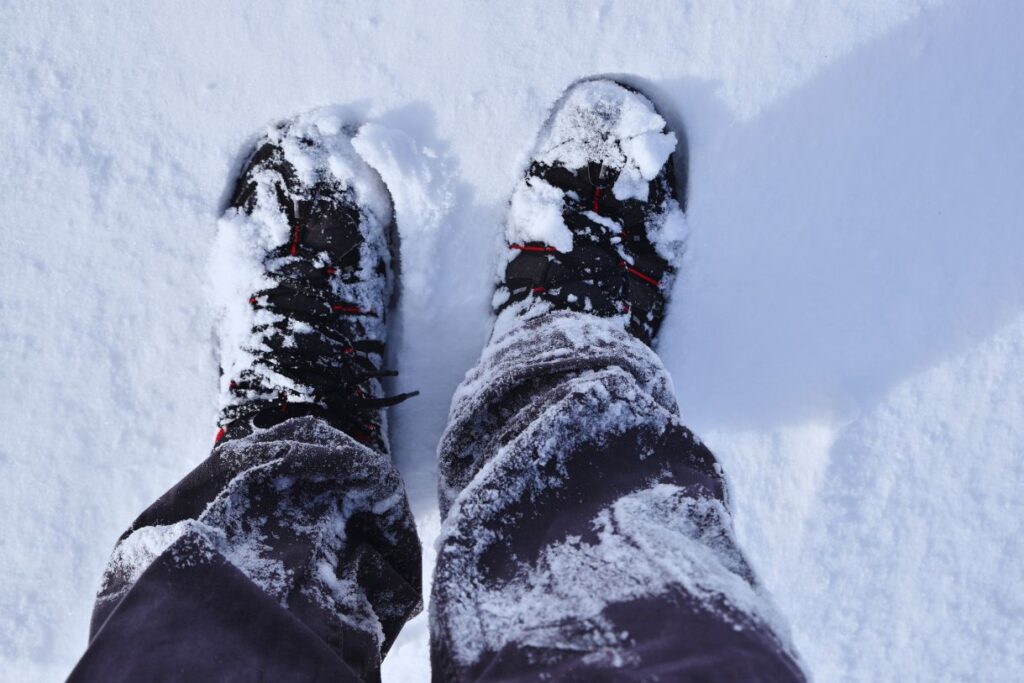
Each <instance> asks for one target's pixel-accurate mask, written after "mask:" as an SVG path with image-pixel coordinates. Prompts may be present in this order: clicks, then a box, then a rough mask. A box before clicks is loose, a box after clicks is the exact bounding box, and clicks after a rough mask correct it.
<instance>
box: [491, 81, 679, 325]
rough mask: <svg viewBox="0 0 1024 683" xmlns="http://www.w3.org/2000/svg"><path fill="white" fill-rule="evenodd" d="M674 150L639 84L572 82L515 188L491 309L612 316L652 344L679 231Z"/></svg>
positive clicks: (675, 258)
mask: <svg viewBox="0 0 1024 683" xmlns="http://www.w3.org/2000/svg"><path fill="white" fill-rule="evenodd" d="M676 146H677V137H676V135H675V133H674V132H672V131H671V130H669V128H668V124H667V123H666V121H665V119H664V118H663V117H662V116H661V114H659V113H658V111H657V109H656V108H655V106H654V105H653V103H652V102H651V101H650V100H649V99H648V98H647V97H645V96H644V95H643V94H641V93H639V92H637V91H636V90H635V89H633V88H631V87H629V86H625V85H622V84H620V83H617V82H614V81H610V80H605V79H595V80H586V81H582V82H579V83H576V84H575V85H573V86H572V87H570V88H569V89H568V90H567V91H566V93H565V94H564V95H563V96H562V98H561V100H559V102H558V103H557V104H556V105H555V108H554V111H553V112H552V114H551V116H550V118H549V120H548V121H547V123H546V124H545V126H544V128H543V130H542V131H541V133H540V135H539V137H538V140H537V145H536V148H535V150H534V153H533V159H532V161H531V163H530V166H529V168H528V169H527V172H526V174H525V176H524V177H523V179H522V180H521V181H520V182H519V184H518V185H517V186H516V188H515V190H514V192H513V194H512V200H511V205H510V209H509V217H508V224H507V230H506V238H507V241H508V246H509V256H508V259H507V261H506V262H505V271H504V276H503V280H502V282H501V283H500V285H499V288H498V291H497V293H496V294H495V306H496V307H497V309H498V310H499V311H500V312H502V313H503V314H504V312H505V311H509V313H508V314H509V315H521V314H524V313H530V314H532V313H535V312H538V311H543V310H547V309H549V308H551V307H554V308H560V309H569V310H575V311H580V312H584V313H591V314H594V315H599V316H607V317H620V318H621V319H622V321H623V324H625V325H626V326H627V327H628V329H629V330H630V331H631V332H633V334H635V335H636V336H637V337H639V338H641V339H642V340H644V341H645V342H647V343H651V342H652V341H653V339H654V337H655V336H656V335H657V332H658V329H659V327H660V325H661V321H662V319H663V317H664V314H665V306H666V304H667V299H668V294H669V292H670V291H671V286H672V280H673V276H674V274H675V268H676V266H677V265H678V262H679V259H680V258H681V256H682V250H683V238H684V236H685V219H684V215H683V210H682V206H681V204H680V198H679V197H680V195H679V190H678V188H677V185H676V178H675V173H674V166H673V161H674V160H673V154H674V152H675V150H676Z"/></svg>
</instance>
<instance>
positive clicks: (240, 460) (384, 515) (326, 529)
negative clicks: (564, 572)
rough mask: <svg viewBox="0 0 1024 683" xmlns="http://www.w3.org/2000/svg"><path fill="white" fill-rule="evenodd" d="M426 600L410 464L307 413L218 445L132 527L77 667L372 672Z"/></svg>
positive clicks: (290, 676)
mask: <svg viewBox="0 0 1024 683" xmlns="http://www.w3.org/2000/svg"><path fill="white" fill-rule="evenodd" d="M420 606H421V594H420V546H419V542H418V540H417V538H416V530H415V526H414V524H413V520H412V516H411V513H410V511H409V506H408V503H407V501H406V496H405V490H404V487H403V485H402V482H401V480H400V478H399V475H398V472H397V471H396V470H395V468H394V467H393V466H392V464H391V462H390V460H389V459H388V457H387V456H385V455H382V454H381V453H378V452H376V451H374V450H371V449H369V448H367V447H365V446H363V445H361V444H359V443H358V442H356V441H355V440H353V439H352V438H350V437H349V436H347V435H346V434H344V433H343V432H340V431H338V430H336V429H334V428H332V427H331V426H329V425H328V424H327V423H326V422H324V421H322V420H319V419H316V418H312V417H303V418H296V419H292V420H288V421H286V422H283V423H281V424H279V425H277V426H275V427H273V428H271V429H268V430H266V431H263V432H259V433H256V434H253V435H251V436H248V437H246V438H242V439H238V440H234V441H228V442H226V443H223V444H222V445H220V446H218V447H217V448H216V449H214V451H213V453H212V455H211V456H210V457H209V459H207V460H206V461H205V462H204V463H203V464H201V465H200V466H199V467H197V468H196V469H195V470H193V471H192V472H191V473H190V474H189V475H188V476H186V477H185V478H184V479H183V480H182V481H181V482H179V483H178V484H177V485H176V486H175V487H174V488H172V489H171V490H170V491H168V492H167V493H166V494H164V495H163V496H162V497H161V498H160V499H159V500H158V501H157V502H156V503H154V504H153V505H152V506H151V507H149V508H148V509H147V510H146V511H145V512H144V513H143V514H142V515H141V516H140V517H139V518H138V519H137V520H136V521H135V523H134V524H133V525H132V527H131V529H129V530H128V531H127V532H126V533H125V535H124V536H122V538H121V540H120V541H119V542H118V544H117V546H116V548H115V550H114V553H113V556H112V558H111V560H110V563H109V565H108V567H107V570H106V573H105V575H104V579H103V586H102V589H101V591H100V594H99V596H98V598H97V602H96V607H95V610H94V613H93V622H92V628H91V637H90V644H89V648H88V650H87V651H86V653H85V655H84V656H83V657H82V659H81V661H80V662H79V664H78V666H77V667H76V669H75V671H74V672H73V673H72V675H71V680H74V681H157V680H186V679H187V680H194V681H206V680H218V681H224V680H239V681H252V680H268V681H270V680H273V681H285V680H296V681H309V680H325V681H326V680H331V681H346V680H347V681H356V680H374V679H377V678H379V667H380V661H381V657H382V656H383V653H384V652H386V651H387V648H388V647H389V646H390V644H391V642H392V641H393V640H394V638H395V636H397V634H398V631H399V630H400V629H401V627H402V624H404V623H405V621H406V620H407V619H408V618H409V617H410V616H412V615H413V614H415V613H416V612H417V611H419V609H420Z"/></svg>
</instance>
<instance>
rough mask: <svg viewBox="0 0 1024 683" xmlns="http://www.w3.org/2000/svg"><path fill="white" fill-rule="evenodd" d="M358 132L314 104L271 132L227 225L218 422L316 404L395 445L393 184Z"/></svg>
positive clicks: (323, 413)
mask: <svg viewBox="0 0 1024 683" xmlns="http://www.w3.org/2000/svg"><path fill="white" fill-rule="evenodd" d="M351 136H352V131H349V130H345V129H342V128H341V126H340V125H339V124H338V123H337V120H336V119H334V118H333V117H331V116H330V115H329V113H325V112H323V111H321V112H312V113H310V114H306V115H304V116H300V117H298V118H296V119H293V120H290V121H286V122H284V123H281V124H279V125H278V126H276V127H274V128H273V129H271V130H270V131H268V132H267V134H266V135H265V136H263V138H262V139H260V140H259V141H258V142H257V144H256V150H255V152H254V153H253V154H252V156H251V157H250V158H249V159H248V161H247V162H246V163H245V166H244V168H243V170H242V173H241V175H240V177H239V179H238V184H237V187H236V189H235V192H234V195H233V197H232V199H231V203H230V206H229V208H228V210H227V212H226V213H225V216H224V218H223V219H222V220H221V222H220V226H219V230H218V245H217V249H218V250H219V252H218V254H217V256H216V257H215V264H214V279H215V281H216V284H217V289H218V294H219V295H220V298H221V299H222V301H221V303H222V305H223V308H224V312H225V316H224V320H223V321H222V326H221V353H222V359H221V372H222V377H221V413H220V419H219V424H220V426H221V432H220V433H219V434H218V439H231V438H237V437H240V436H244V435H246V434H249V433H251V432H252V431H253V430H255V429H261V428H267V427H270V426H272V425H275V424H277V423H279V422H282V421H283V420H286V419H288V418H291V417H297V416H302V415H315V416H318V417H321V418H323V419H325V420H326V421H328V422H329V423H330V424H332V425H333V426H335V427H337V428H338V429H341V430H342V431H344V432H346V433H347V434H349V435H350V436H352V437H354V438H355V439H357V440H359V441H361V442H362V443H364V444H366V445H368V446H371V447H372V448H375V449H377V450H379V451H382V452H384V453H387V451H388V441H387V434H386V422H385V415H384V411H383V408H384V407H386V406H388V405H391V404H393V403H396V402H398V401H401V400H403V399H405V398H408V397H409V396H411V395H413V394H404V395H401V396H396V397H391V398H385V397H383V392H382V389H381V384H380V378H382V377H386V376H391V375H394V374H397V373H394V372H392V371H387V370H383V369H381V368H382V362H383V359H384V348H385V347H384V345H385V342H386V339H387V326H386V316H387V308H388V304H389V300H390V295H391V287H392V282H391V273H392V233H393V223H392V215H391V213H392V212H391V203H390V196H389V195H388V193H387V190H386V189H385V187H384V185H383V183H382V181H381V180H380V177H379V176H378V175H377V173H376V172H375V171H373V169H371V168H370V167H369V166H367V165H366V163H365V162H364V161H363V160H362V159H361V158H360V157H359V156H358V154H356V152H355V151H354V149H353V148H352V144H351Z"/></svg>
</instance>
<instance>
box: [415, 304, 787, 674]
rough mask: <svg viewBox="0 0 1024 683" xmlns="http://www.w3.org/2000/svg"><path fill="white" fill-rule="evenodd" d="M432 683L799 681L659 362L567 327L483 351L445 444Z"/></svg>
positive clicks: (587, 329)
mask: <svg viewBox="0 0 1024 683" xmlns="http://www.w3.org/2000/svg"><path fill="white" fill-rule="evenodd" d="M441 467H442V487H443V488H442V505H443V506H444V507H446V508H447V518H446V521H445V524H444V527H443V529H442V536H441V544H440V550H439V554H438V565H437V570H436V573H435V578H434V595H433V601H432V611H431V627H432V633H433V636H434V639H433V642H432V648H431V650H432V664H433V667H434V674H435V679H436V680H444V681H449V680H452V681H462V680H488V681H490V680H495V681H497V680H501V681H512V680H522V681H527V680H537V679H538V678H539V677H540V676H541V675H542V674H543V675H551V676H552V677H553V679H552V680H579V681H598V680H638V681H639V680H656V677H660V680H672V681H678V680H716V681H718V680H721V681H728V680H737V681H754V680H772V681H775V680H784V681H789V680H802V678H801V675H800V673H799V668H798V666H797V664H796V662H795V659H794V656H793V655H792V653H791V651H790V650H789V648H788V646H787V644H786V641H785V640H784V638H783V637H782V636H780V635H779V634H780V633H783V632H784V631H783V629H782V628H781V627H779V625H778V618H777V616H776V615H775V614H774V613H773V610H772V608H771V605H770V603H769V602H768V601H767V600H766V599H765V597H764V596H763V595H762V594H761V592H760V591H759V590H758V588H757V586H756V583H755V582H754V579H753V577H752V574H751V572H750V569H749V567H748V566H747V563H746V562H745V561H744V559H743V556H742V554H741V553H740V551H739V549H738V548H737V546H736V542H735V539H734V537H733V534H732V530H731V522H730V517H729V512H728V509H727V507H726V503H725V488H724V485H723V482H722V479H721V476H720V474H719V468H718V465H717V463H716V461H715V459H714V457H713V456H712V454H711V453H710V452H709V451H708V450H707V448H705V447H704V446H703V445H702V444H701V443H700V442H699V441H697V440H696V439H695V438H694V437H693V435H692V434H691V433H690V432H689V431H688V430H686V429H685V428H684V427H682V426H681V424H680V422H679V416H678V411H677V409H676V405H675V399H674V398H673V396H672V389H671V385H670V383H669V379H668V376H667V374H666V373H665V371H664V369H663V367H662V365H661V363H660V361H659V360H658V358H657V356H656V355H655V354H654V353H653V352H652V351H651V350H650V349H649V348H648V347H646V346H645V345H643V344H642V343H640V342H639V341H638V340H636V339H635V338H633V337H632V336H631V335H629V334H628V333H627V332H625V331H624V330H623V329H622V328H621V325H615V324H614V323H609V322H608V321H606V320H605V319H601V318H596V317H592V316H580V315H578V314H575V313H565V312H561V313H552V314H550V315H548V316H544V317H540V318H535V319H532V320H530V321H527V322H524V323H523V324H522V326H521V327H519V328H517V329H515V330H513V331H511V332H510V333H509V334H507V335H506V336H505V337H503V338H499V339H495V340H494V341H492V343H491V344H490V345H489V347H488V349H487V350H485V352H484V357H483V359H482V360H481V362H480V365H479V366H478V367H477V368H476V369H475V370H474V371H473V372H472V373H471V374H470V375H469V377H468V378H467V380H466V383H465V384H464V385H463V387H462V389H461V390H460V392H459V393H458V394H457V397H456V400H455V402H454V404H453V407H452V422H451V424H450V427H449V429H448V431H447V433H446V434H445V437H444V439H443V441H442V444H441Z"/></svg>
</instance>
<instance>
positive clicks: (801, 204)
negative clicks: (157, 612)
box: [0, 0, 1024, 681]
mask: <svg viewBox="0 0 1024 683" xmlns="http://www.w3.org/2000/svg"><path fill="white" fill-rule="evenodd" d="M1022 21H1024V6H1021V5H1020V4H1019V3H1015V2H1012V1H1011V0H986V1H985V2H969V1H968V0H946V1H944V2H943V1H915V0H894V1H892V2H859V1H852V0H850V1H846V2H833V3H810V2H807V3H804V2H789V3H763V4H756V5H751V4H749V3H742V2H738V1H737V0H725V1H723V2H716V3H670V2H660V3H659V2H651V3H644V4H643V5H642V6H639V5H636V4H634V3H619V4H613V3H608V2H604V3H592V4H579V3H548V2H516V3H488V4H486V5H481V4H476V3H469V2H466V3H461V2H451V3H444V4H440V3H439V4H433V3H432V4H430V5H429V6H428V5H424V4H423V3H416V2H412V1H411V0H409V1H396V2H390V3H386V4H378V3H364V4H361V5H354V4H348V5H338V4H335V3H327V2H315V3H313V2H311V3H302V4H280V5H279V4H271V3H259V4H258V5H253V4H243V3H237V2H223V3H198V2H193V3H185V4H181V3H176V4H174V5H168V4H165V3H152V2H138V3H131V4H125V5H120V6H110V5H102V4H93V3H75V4H70V5H68V4H65V3H55V2H49V3H48V2H38V1H36V2H27V1H26V0H10V1H9V2H6V3H3V5H2V6H0V36H2V38H0V46H2V47H0V49H2V53H3V58H4V59H3V67H2V68H0V102H2V103H3V106H2V107H0V131H2V132H0V135H2V136H3V149H4V160H5V163H4V165H3V167H2V169H0V186H2V187H4V188H5V189H6V192H5V194H4V202H3V206H4V209H3V214H2V216H3V217H2V218H0V221H2V229H0V273H2V275H0V311H2V320H3V324H2V326H0V368H2V369H0V377H3V386H4V388H5V389H6V391H4V392H3V396H2V398H0V415H3V421H2V424H3V435H4V436H3V439H2V441H0V478H2V480H3V481H4V482H6V483H7V486H6V487H5V495H4V496H2V497H0V519H2V520H3V522H2V524H3V526H2V532H0V557H3V558H4V569H5V571H4V572H3V575H2V578H0V634H2V635H0V673H2V676H0V677H3V678H4V679H10V680H19V681H52V680H60V679H62V678H63V677H64V676H66V674H67V673H68V671H69V670H70V667H71V666H72V665H73V664H74V662H75V660H76V659H77V657H78V656H79V655H80V654H81V651H82V649H83V648H84V646H85V638H86V633H87V628H88V618H89V612H90V609H91V600H92V595H93V594H94V593H95V591H96V589H97V588H98V587H99V583H100V578H101V575H102V569H103V566H104V563H105V562H106V560H107V557H108V554H109V552H110V550H111V549H112V547H113V544H114V541H115V539H116V538H117V537H118V535H120V533H121V532H122V531H123V530H124V529H125V528H126V527H127V525H128V524H129V523H130V522H131V521H132V519H134V517H135V516H136V515H137V514H138V513H139V512H140V511H141V510H142V509H143V508H144V507H145V506H146V505H148V504H149V502H151V500H152V499H153V498H154V497H156V496H157V495H159V494H160V493H162V492H163V491H164V490H166V488H168V487H169V486H170V485H172V484H173V483H174V482H175V481H177V479H178V478H179V477H180V476H181V475H182V474H183V473H185V472H186V471H187V470H189V469H190V468H191V467H193V466H194V465H195V464H197V463H198V462H200V461H201V460H202V459H203V458H204V457H205V455H206V454H207V452H208V449H209V447H210V444H211V441H212V437H213V432H214V431H215V429H214V420H215V415H216V400H217V389H216V387H217V362H216V358H215V356H214V354H213V348H214V344H213V312H212V311H213V308H212V304H211V302H210V301H209V293H210V285H209V283H208V278H207V262H208V260H209V257H210V253H211V250H212V249H213V245H214V235H215V233H216V229H215V228H216V222H217V219H218V217H219V216H220V214H221V212H222V209H223V203H224V201H225V198H226V195H227V193H228V192H229V191H230V190H231V184H232V181H233V175H234V173H235V170H236V169H237V167H238V164H239V163H240V162H241V159H242V157H243V156H244V155H245V154H246V153H247V152H248V149H249V146H250V145H251V144H252V141H253V140H254V139H255V137H254V136H255V135H256V134H257V133H259V132H260V131H262V130H264V129H265V128H266V126H267V125H268V124H270V123H272V122H273V121H275V120H278V119H281V118H284V117H286V116H290V115H293V114H295V113H298V112H303V111H307V110H310V109H312V108H314V107H317V106H321V105H343V106H345V107H346V108H347V109H349V110H351V111H352V112H354V113H355V114H356V115H358V116H359V117H360V118H361V119H363V120H366V121H372V122H373V126H371V127H368V128H364V129H363V133H362V134H361V135H360V137H359V138H357V140H356V145H357V148H358V149H359V152H360V155H362V156H363V157H364V158H365V159H367V160H368V161H369V162H370V163H371V164H374V165H377V166H378V167H379V170H380V172H381V175H382V177H383V179H384V182H385V184H386V185H387V186H388V189H389V190H390V192H391V194H392V197H393V199H394V201H395V215H396V217H397V219H398V222H399V227H400V231H401V236H402V239H403V243H402V286H401V297H400V299H399V302H398V306H399V310H398V314H397V316H396V319H395V321H394V322H395V326H394V328H395V329H394V334H393V337H392V342H391V349H390V353H391V355H392V366H395V365H397V367H398V369H399V370H400V371H401V372H402V376H401V377H400V378H399V379H398V381H397V387H396V388H397V389H399V390H406V389H412V388H417V389H420V390H421V391H422V392H423V393H422V395H421V396H420V397H418V398H416V399H413V400H410V401H408V402H406V403H405V404H403V405H401V406H400V407H398V408H397V409H395V410H393V411H392V447H393V450H394V453H395V458H396V460H397V462H398V464H399V467H400V468H401V469H402V471H403V475H404V477H405V480H406V484H407V487H408V489H409V493H410V498H411V502H412V506H413V511H414V513H416V514H417V519H418V522H419V525H420V530H421V534H422V537H423V540H424V549H425V558H426V560H427V562H426V566H427V567H428V568H429V566H430V565H431V559H432V553H433V550H432V545H431V544H432V540H433V538H435V537H436V535H437V533H438V529H439V519H438V513H437V508H436V505H437V501H436V469H435V468H436V465H435V458H436V456H435V449H436V445H437V441H438V438H439V437H440V434H441V431H442V430H443V428H444V424H445V420H446V417H447V413H448V405H449V401H450V399H451V396H452V392H453V391H454V388H455V386H456V385H457V384H458V382H459V381H460V380H461V379H462V377H463V375H464V373H465V372H466V371H467V370H468V369H469V368H470V367H471V365H472V364H473V362H474V361H475V360H476V357H477V355H478V353H479V351H480V348H481V346H482V344H483V342H484V340H485V339H486V336H487V334H488V331H489V325H490V319H489V310H490V301H491V297H492V294H493V289H492V282H493V273H494V272H495V268H496V265H497V263H498V260H499V259H500V258H501V257H502V256H503V254H502V251H501V249H499V242H500V239H501V231H502V228H503V226H504V224H505V220H506V218H507V211H508V202H509V198H510V196H511V193H512V190H513V188H514V186H515V185H516V182H517V181H518V179H519V176H520V174H521V172H522V169H523V165H524V164H525V162H526V160H527V158H528V156H527V155H528V154H529V153H530V151H531V149H532V147H533V144H534V141H535V138H536V135H537V132H538V131H539V130H540V128H541V126H542V124H543V123H544V122H545V121H546V119H547V115H548V111H549V108H550V106H551V105H552V104H553V103H554V102H555V101H556V100H557V99H558V98H559V97H560V96H561V94H562V92H563V90H564V89H565V88H566V86H568V85H569V84H570V83H572V82H573V81H575V80H576V79H579V78H581V77H586V76H590V75H593V74H602V73H603V74H613V75H617V76H622V77H627V78H629V79H631V80H632V82H633V83H635V84H636V85H638V86H640V87H642V88H644V89H645V90H648V91H649V92H650V93H651V95H652V97H653V98H654V99H655V101H656V103H657V104H658V105H659V109H660V110H662V111H663V112H664V114H665V116H666V118H667V119H668V120H669V123H670V124H671V125H673V126H677V124H678V121H680V120H682V121H685V123H686V128H685V136H686V141H687V143H688V149H689V154H690V170H691V175H690V183H689V193H688V196H689V202H688V215H687V221H686V225H687V227H686V232H687V234H688V237H687V240H688V241H687V256H686V260H685V262H684V267H683V269H682V271H681V273H680V276H679V278H678V280H677V282H676V285H675V290H674V291H675V298H674V303H673V305H672V307H671V309H670V312H669V316H668V318H667V320H666V323H665V326H664V328H663V330H662V334H661V345H660V347H659V352H660V354H661V355H662V357H663V358H664V359H665V361H666V364H667V365H668V367H669V370H670V371H671V372H672V375H673V378H674V383H675V387H676V390H677V394H678V397H679V401H680V404H681V407H682V411H683V417H684V421H685V422H686V423H687V424H688V425H689V426H690V427H692V428H693V429H694V430H695V431H696V432H697V433H698V434H700V435H701V436H703V437H704V439H705V440H706V441H707V443H708V444H709V445H710V446H711V447H712V448H713V449H714V450H715V451H716V453H717V454H718V455H719V457H720V458H721V460H722V463H723V465H724V467H725V470H726V473H727V475H728V476H729V479H730V483H731V487H732V492H733V505H734V508H735V515H734V517H735V522H736V524H737V535H738V538H739V541H740V543H741V545H742V546H743V548H744V550H745V551H746V553H747V554H748V556H749V558H750V560H751V561H752V563H753V565H754V568H755V569H756V571H757V572H758V574H759V576H760V578H761V579H762V580H763V582H764V584H765V585H766V587H767V588H768V589H769V591H770V592H771V594H772V596H773V597H774V599H775V602H776V604H777V605H778V607H779V609H780V611H781V612H782V614H783V615H784V616H785V617H786V619H787V620H788V621H789V624H790V627H791V630H792V636H793V639H794V641H795V643H796V645H797V648H798V649H799V650H800V653H801V655H802V657H803V659H804V660H805V661H806V662H807V663H808V665H809V666H810V668H811V670H812V672H814V673H815V674H816V676H817V678H818V679H819V680H822V681H829V680H901V679H906V680H1014V679H1016V678H1019V677H1020V675H1021V671H1024V646H1022V645H1021V644H1022V643H1024V625H1022V624H1024V619H1022V618H1021V615H1022V614H1024V589H1022V588H1021V586H1022V585H1024V582H1022V580H1021V579H1024V576H1022V571H1021V569H1020V568H1021V566H1024V547H1022V542H1021V540H1020V539H1021V531H1022V529H1021V523H1022V522H1021V520H1022V519H1024V503H1022V502H1021V499H1020V491H1021V490H1022V485H1024V471H1022V470H1024V458H1022V454H1024V424H1022V420H1021V415H1022V414H1024V390H1022V382H1021V379H1020V378H1021V377H1022V376H1024V375H1022V370H1024V367H1022V365H1024V282H1022V280H1021V277H1020V262H1021V258H1022V256H1024V231H1022V230H1021V220H1020V211H1019V198H1020V194H1021V193H1020V178H1021V177H1022V172H1024V131H1022V129H1021V127H1020V125H1019V112H1020V111H1021V108H1022V105H1024V102H1022V100H1024V83H1022V77H1021V67H1020V63H1021V58H1022V56H1024V48H1022V46H1021V43H1020V40H1019V37H1018V33H1019V30H1018V27H1019V26H1021V25H1022ZM677 130H678V127H677ZM670 227H671V230H672V231H673V234H674V235H678V234H679V233H680V232H681V231H682V230H683V228H682V226H680V225H674V226H670ZM384 676H385V679H386V680H402V681H415V680H427V676H428V671H427V663H426V623H425V618H424V617H419V618H417V619H416V620H414V621H413V622H412V623H410V624H409V625H408V626H407V627H406V630H405V631H404V632H403V634H402V636H401V637H400V639H399V641H398V643H397V644H396V646H395V648H394V650H393V653H392V655H391V657H390V658H389V660H388V662H387V663H386V664H385V669H384Z"/></svg>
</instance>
